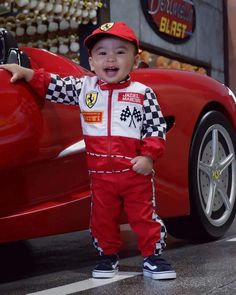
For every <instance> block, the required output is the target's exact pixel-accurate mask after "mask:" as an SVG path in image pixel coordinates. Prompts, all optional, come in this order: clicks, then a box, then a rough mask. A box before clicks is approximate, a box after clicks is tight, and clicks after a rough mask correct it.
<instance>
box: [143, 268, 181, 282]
mask: <svg viewBox="0 0 236 295" xmlns="http://www.w3.org/2000/svg"><path fill="white" fill-rule="evenodd" d="M143 275H144V276H145V277H148V278H151V279H153V280H173V279H176V272H175V271H174V270H170V271H163V272H158V273H155V272H152V271H148V270H146V269H145V270H143Z"/></svg>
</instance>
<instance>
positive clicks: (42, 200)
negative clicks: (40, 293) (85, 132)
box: [0, 48, 236, 243]
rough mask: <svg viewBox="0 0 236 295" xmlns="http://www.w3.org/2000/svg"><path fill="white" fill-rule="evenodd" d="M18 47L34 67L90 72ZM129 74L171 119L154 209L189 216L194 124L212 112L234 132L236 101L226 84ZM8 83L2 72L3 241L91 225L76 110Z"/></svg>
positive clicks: (181, 75) (188, 76) (159, 73)
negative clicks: (152, 93) (217, 112)
mask: <svg viewBox="0 0 236 295" xmlns="http://www.w3.org/2000/svg"><path fill="white" fill-rule="evenodd" d="M23 50H24V51H25V52H26V53H27V54H28V56H29V57H30V62H31V65H32V67H33V68H41V67H43V68H45V69H46V70H47V71H49V72H54V73H58V74H60V75H61V76H67V75H73V76H78V77H79V76H81V75H82V74H86V75H92V74H91V73H90V72H88V71H86V70H84V69H82V68H81V67H79V66H78V65H76V64H74V63H73V62H71V61H69V60H68V59H66V58H63V57H61V56H57V55H55V54H52V53H49V52H47V51H45V50H40V49H34V48H23ZM132 75H133V77H134V79H136V80H137V81H140V82H142V83H144V84H146V85H148V86H150V87H152V88H153V90H154V91H155V92H156V94H157V96H158V100H159V103H160V105H161V108H162V111H163V113H164V116H165V117H166V118H172V123H171V124H170V130H169V131H168V134H167V145H166V151H165V154H164V155H163V156H162V157H161V158H160V159H158V161H157V162H156V163H155V168H156V169H155V170H156V185H157V212H158V214H160V216H161V217H162V218H168V217H176V216H186V215H188V214H189V213H190V209H189V208H190V207H189V189H188V169H189V168H188V161H189V151H190V146H191V141H192V138H193V134H194V130H195V128H196V125H197V122H198V120H199V119H200V117H201V114H202V113H203V112H204V110H206V109H208V108H212V107H215V108H218V109H220V110H221V111H222V112H224V113H225V114H226V116H227V118H228V119H229V121H230V122H231V124H232V126H233V127H234V129H235V130H236V107H235V102H234V101H233V99H232V97H231V96H230V95H229V91H228V89H227V88H226V87H225V86H224V85H222V84H220V83H218V82H216V81H215V80H213V79H211V78H209V77H205V76H202V75H200V74H194V73H186V72H182V71H174V70H173V71H172V70H155V69H140V70H136V71H134V72H133V73H132ZM9 79H10V74H9V73H7V72H6V71H4V70H0V80H1V88H0V97H1V109H0V195H1V198H0V233H1V234H0V243H1V242H7V241H14V240H20V239H29V238H33V237H39V236H45V235H50V234H58V233H64V232H70V231H76V230H82V229H85V228H88V225H89V212H90V192H89V175H88V172H87V166H86V153H85V149H84V147H83V136H82V132H81V126H80V113H79V110H78V107H75V106H65V105H61V104H54V103H51V102H47V101H43V100H42V98H40V97H38V96H37V95H35V94H34V92H33V90H32V89H31V88H30V87H29V85H27V83H26V82H24V81H18V82H17V83H15V84H11V83H10V82H9ZM68 148H69V149H68ZM125 221H126V217H125V215H124V216H122V218H121V222H125Z"/></svg>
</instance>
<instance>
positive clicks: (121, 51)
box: [117, 50, 125, 54]
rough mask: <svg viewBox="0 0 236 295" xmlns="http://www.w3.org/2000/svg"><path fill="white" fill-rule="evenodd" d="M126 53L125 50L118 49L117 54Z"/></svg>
mask: <svg viewBox="0 0 236 295" xmlns="http://www.w3.org/2000/svg"><path fill="white" fill-rule="evenodd" d="M124 53H125V51H124V50H118V51H117V54H124Z"/></svg>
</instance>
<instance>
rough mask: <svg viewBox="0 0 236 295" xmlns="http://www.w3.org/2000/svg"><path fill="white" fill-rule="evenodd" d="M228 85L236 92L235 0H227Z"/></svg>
mask: <svg viewBox="0 0 236 295" xmlns="http://www.w3.org/2000/svg"><path fill="white" fill-rule="evenodd" d="M228 26H229V30H228V41H229V86H230V88H231V89H232V90H233V91H234V93H236V33H235V32H236V1H235V0H228Z"/></svg>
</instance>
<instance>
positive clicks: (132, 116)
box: [120, 106, 142, 128]
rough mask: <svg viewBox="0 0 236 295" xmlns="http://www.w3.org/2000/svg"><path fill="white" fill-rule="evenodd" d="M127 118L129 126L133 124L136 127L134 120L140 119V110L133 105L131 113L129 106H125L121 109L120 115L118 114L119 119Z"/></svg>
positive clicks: (125, 119) (124, 119) (138, 120)
mask: <svg viewBox="0 0 236 295" xmlns="http://www.w3.org/2000/svg"><path fill="white" fill-rule="evenodd" d="M128 118H130V123H129V127H131V125H132V124H133V126H134V127H135V128H136V124H135V121H136V122H140V121H142V115H141V112H140V111H138V110H137V109H136V108H135V107H134V109H133V112H132V113H131V110H130V108H129V106H127V107H126V108H125V109H124V110H122V112H121V115H120V120H121V121H127V119H128Z"/></svg>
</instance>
